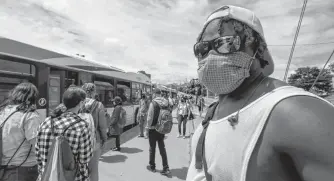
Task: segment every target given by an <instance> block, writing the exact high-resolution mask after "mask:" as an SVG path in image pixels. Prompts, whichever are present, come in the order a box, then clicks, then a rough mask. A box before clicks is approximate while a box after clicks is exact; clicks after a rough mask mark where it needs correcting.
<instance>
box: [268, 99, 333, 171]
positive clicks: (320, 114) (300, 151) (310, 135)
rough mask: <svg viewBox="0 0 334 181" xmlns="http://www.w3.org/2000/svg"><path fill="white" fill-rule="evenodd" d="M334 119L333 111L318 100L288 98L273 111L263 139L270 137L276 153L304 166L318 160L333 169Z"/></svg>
mask: <svg viewBox="0 0 334 181" xmlns="http://www.w3.org/2000/svg"><path fill="white" fill-rule="evenodd" d="M333 118H334V107H333V106H332V105H331V104H330V103H328V102H326V101H324V100H322V99H320V98H317V97H311V96H294V97H290V98H287V99H285V100H282V101H281V102H280V103H279V104H277V105H276V107H275V108H274V109H273V111H272V114H271V116H270V117H269V120H268V124H267V128H266V130H265V133H264V134H265V135H264V136H269V137H270V140H271V142H272V143H271V144H272V146H273V147H274V149H275V150H277V151H279V152H284V153H288V154H289V155H295V157H296V159H298V160H299V161H301V162H304V163H305V164H307V163H308V164H311V162H313V161H314V160H317V162H319V163H317V164H321V165H323V164H329V165H331V166H333V164H334V155H333V154H332V151H331V150H334V144H332V141H333V140H334V132H333V128H334V121H333ZM310 159H311V160H310ZM312 164H315V163H312ZM300 166H302V165H300ZM304 166H305V165H304Z"/></svg>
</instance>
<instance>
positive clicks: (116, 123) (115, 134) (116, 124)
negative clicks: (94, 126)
mask: <svg viewBox="0 0 334 181" xmlns="http://www.w3.org/2000/svg"><path fill="white" fill-rule="evenodd" d="M113 103H114V106H115V107H114V111H113V112H112V115H111V121H110V123H111V125H110V129H109V135H110V137H111V138H115V139H116V140H115V141H116V145H115V147H114V148H112V149H111V150H112V151H121V140H120V135H121V134H122V132H123V127H122V126H121V121H122V119H121V114H122V111H124V109H123V106H122V103H123V102H122V98H121V97H119V96H116V97H115V98H114V100H113Z"/></svg>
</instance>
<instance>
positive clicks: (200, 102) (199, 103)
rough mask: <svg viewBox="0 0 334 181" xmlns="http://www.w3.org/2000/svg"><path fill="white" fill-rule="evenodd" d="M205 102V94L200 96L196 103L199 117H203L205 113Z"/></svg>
mask: <svg viewBox="0 0 334 181" xmlns="http://www.w3.org/2000/svg"><path fill="white" fill-rule="evenodd" d="M204 103H205V101H204V96H203V94H201V95H199V96H198V98H197V102H196V105H197V107H198V112H199V116H200V117H202V113H203V109H204V106H205V104H204Z"/></svg>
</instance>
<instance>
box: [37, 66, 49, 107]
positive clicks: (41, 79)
mask: <svg viewBox="0 0 334 181" xmlns="http://www.w3.org/2000/svg"><path fill="white" fill-rule="evenodd" d="M49 73H50V69H49V67H47V66H45V65H40V64H39V65H38V67H37V88H38V91H39V96H38V100H37V108H38V109H47V106H48V101H49V99H48V90H49V89H48V81H49Z"/></svg>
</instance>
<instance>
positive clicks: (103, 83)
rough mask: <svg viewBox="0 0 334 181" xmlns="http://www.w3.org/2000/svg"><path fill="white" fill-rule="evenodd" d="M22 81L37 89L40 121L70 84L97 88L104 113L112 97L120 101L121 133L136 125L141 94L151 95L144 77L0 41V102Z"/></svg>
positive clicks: (13, 42) (55, 104)
mask: <svg viewBox="0 0 334 181" xmlns="http://www.w3.org/2000/svg"><path fill="white" fill-rule="evenodd" d="M14 53H15V54H14ZM22 82H31V83H33V84H35V85H36V87H37V88H38V90H39V98H38V101H37V108H38V112H39V114H40V116H41V118H42V119H45V118H46V117H47V116H49V115H50V112H51V111H52V110H53V109H54V108H55V107H56V106H58V105H59V104H60V103H61V100H62V94H63V92H64V91H65V90H66V89H67V88H68V87H69V86H70V85H76V86H82V85H83V84H84V83H87V82H92V83H94V84H95V85H96V87H97V93H98V99H99V100H100V101H101V102H102V103H103V104H104V106H105V108H106V110H107V112H108V113H110V114H111V113H112V111H113V105H112V100H113V99H114V97H115V96H119V97H121V98H122V101H123V107H124V109H125V110H126V112H127V124H126V125H125V128H124V129H125V130H127V129H130V128H131V127H133V126H135V125H136V124H137V113H138V107H139V105H138V104H139V98H140V96H141V94H142V93H144V92H145V93H147V94H151V92H152V90H151V81H150V79H149V78H148V77H147V76H146V75H144V74H141V73H128V72H124V71H122V70H120V69H117V68H115V67H109V66H104V65H100V64H98V63H93V62H89V61H85V60H83V59H80V58H75V57H70V56H66V55H62V54H58V53H55V52H51V51H48V50H44V49H41V48H37V47H33V46H31V45H28V44H24V43H21V42H17V41H14V40H9V39H6V38H0V102H2V101H3V100H5V98H6V97H7V94H8V92H9V91H10V90H11V89H13V88H14V87H15V86H16V85H17V84H19V83H22Z"/></svg>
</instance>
